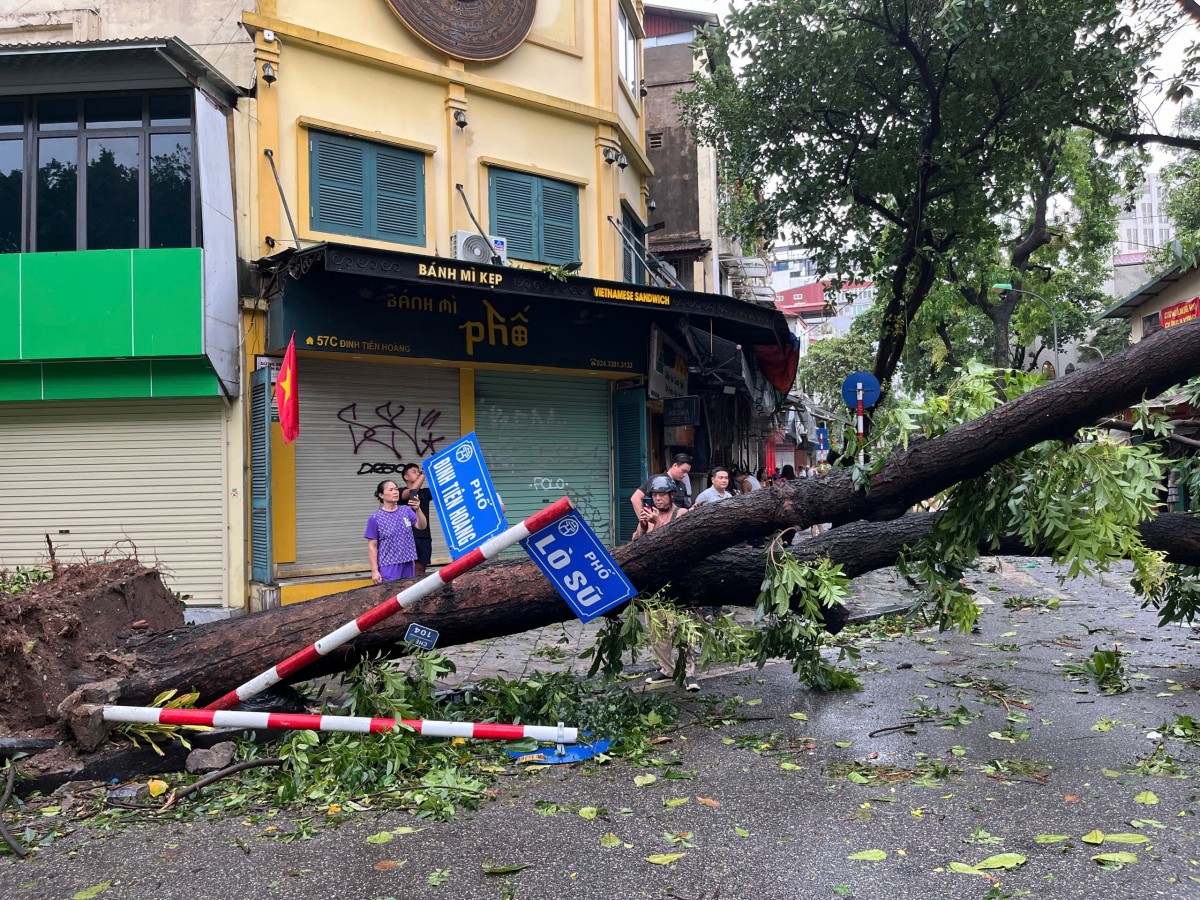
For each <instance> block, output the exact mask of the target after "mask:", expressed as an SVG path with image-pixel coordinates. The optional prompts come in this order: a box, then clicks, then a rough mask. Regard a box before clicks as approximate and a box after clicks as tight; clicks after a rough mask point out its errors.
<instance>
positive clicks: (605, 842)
mask: <svg viewBox="0 0 1200 900" xmlns="http://www.w3.org/2000/svg"><path fill="white" fill-rule="evenodd" d="M600 846H601V847H607V848H612V847H620V846H621V839H620V838H619V837H617V836H616V835H615V834H613V833H612V832H611V831H606V832H604V836H603V837H601V838H600Z"/></svg>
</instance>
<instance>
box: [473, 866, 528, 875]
mask: <svg viewBox="0 0 1200 900" xmlns="http://www.w3.org/2000/svg"><path fill="white" fill-rule="evenodd" d="M531 865H533V863H517V864H516V865H512V866H495V865H484V867H483V874H485V875H511V874H512V873H513V872H520V871H521V870H522V869H528V868H529V867H530V866H531Z"/></svg>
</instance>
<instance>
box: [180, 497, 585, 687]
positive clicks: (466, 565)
mask: <svg viewBox="0 0 1200 900" xmlns="http://www.w3.org/2000/svg"><path fill="white" fill-rule="evenodd" d="M574 508H575V507H574V504H572V503H571V500H570V498H568V497H563V498H562V499H561V500H559V501H557V502H556V503H552V504H551V505H550V506H547V507H546V508H545V509H543V510H542V511H541V512H539V513H535V514H534V515H532V516H530V517H529V518H528V519H526V520H525V521H524V522H521V523H520V524H518V525H513V526H512V527H511V528H509V529H507V530H506V531H503V532H501V533H500V534H498V535H496V536H495V537H492V538H489V539H488V540H486V541H484V543H483V544H482V545H480V546H478V547H476V548H475V549H474V550H472V551H470V552H469V553H467V554H465V555H463V556H460V557H459V558H458V559H456V560H454V562H452V563H450V565H448V566H442V567H441V568H440V569H438V570H437V571H436V572H434V573H433V574H432V575H428V576H426V577H425V578H422V579H421V580H420V581H418V582H417V583H416V584H414V585H412V586H411V587H409V588H406V589H405V590H403V591H401V592H400V593H399V594H397V595H396V596H395V597H392V598H391V599H390V600H385V601H384V602H383V603H380V604H379V605H378V606H376V607H375V608H374V609H369V610H367V611H366V612H365V613H363V614H362V615H361V616H359V617H358V618H356V619H351V620H350V621H349V622H347V623H346V624H345V625H343V626H342V627H341V628H338V629H337V630H335V631H331V632H329V634H327V635H325V636H324V637H323V638H321V639H320V640H318V641H317V642H316V643H315V644H312V645H311V646H309V647H306V648H305V649H303V650H301V651H300V652H299V653H295V654H293V655H291V656H289V657H288V658H287V659H285V660H284V661H283V662H281V663H279V664H278V665H275V666H272V667H271V668H269V669H267V670H266V671H265V672H262V673H260V674H258V675H256V676H254V677H253V678H251V679H250V680H249V681H247V682H246V683H245V684H243V685H241V686H240V687H238V688H236V689H235V690H232V691H230V692H229V693H228V694H226V695H225V696H223V697H220V698H218V699H216V700H214V701H213V702H212V703H210V704H208V706H206V707H204V708H205V709H229V708H230V707H231V706H235V705H237V704H238V703H240V702H241V701H243V700H248V699H250V698H251V697H254V696H256V695H258V694H261V693H262V692H263V691H265V690H266V689H267V688H269V687H272V686H273V685H276V684H278V683H279V682H281V681H282V680H283V679H285V678H287V677H288V676H290V675H294V674H295V673H296V672H299V671H300V670H301V669H303V668H304V667H305V666H307V665H309V664H310V663H313V662H315V661H316V660H318V659H320V658H321V657H322V656H325V655H327V654H329V653H331V652H332V651H334V650H336V649H337V648H338V647H340V646H342V645H343V644H346V643H349V642H350V641H352V640H354V638H356V637H358V636H359V635H360V634H362V633H363V632H364V631H366V630H367V629H368V628H374V627H375V626H376V625H378V624H379V623H380V622H382V621H384V620H385V619H387V618H389V617H391V616H394V615H395V614H396V613H398V612H400V610H402V609H404V608H405V607H407V606H412V605H413V604H414V603H416V602H417V601H418V600H421V599H423V598H425V597H428V596H429V595H430V594H433V593H435V592H437V591H438V590H440V589H441V588H442V586H443V585H445V584H448V583H449V582H451V581H453V580H454V579H455V578H457V577H458V576H459V575H461V574H462V573H463V572H466V571H467V570H468V569H473V568H475V566H477V565H479V564H480V563H481V562H483V561H484V560H485V559H491V558H492V557H493V556H495V555H496V554H497V553H499V552H500V551H502V550H507V549H508V548H509V547H511V546H512V545H513V544H515V543H517V542H518V541H521V540H523V539H524V538H527V537H529V536H530V535H531V534H534V533H536V532H538V531H540V530H541V529H543V528H545V527H546V526H547V525H550V524H551V523H553V522H556V521H558V520H559V519H561V518H562V517H563V516H565V515H566V514H567V513H569V512H570V511H571V510H572V509H574Z"/></svg>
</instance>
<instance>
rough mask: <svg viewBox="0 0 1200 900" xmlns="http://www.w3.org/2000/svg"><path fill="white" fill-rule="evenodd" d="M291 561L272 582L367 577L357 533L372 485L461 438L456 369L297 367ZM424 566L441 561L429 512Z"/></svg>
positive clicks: (371, 503)
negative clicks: (321, 575)
mask: <svg viewBox="0 0 1200 900" xmlns="http://www.w3.org/2000/svg"><path fill="white" fill-rule="evenodd" d="M296 371H297V376H298V380H299V383H300V436H299V437H298V438H296V562H295V565H294V566H281V567H280V574H281V575H284V576H287V575H288V574H289V572H290V571H296V572H300V571H303V572H314V573H316V572H322V571H325V572H337V571H345V570H347V569H349V568H353V569H363V570H369V568H370V566H369V565H368V562H367V542H366V541H365V540H363V529H364V528H365V527H366V524H367V517H368V516H369V515H370V514H371V513H372V512H373V511H374V510H376V509H378V508H379V503H378V502H377V501H376V500H375V497H374V493H375V486H376V485H377V484H379V482H381V481H383V480H385V479H386V480H389V481H395V482H396V483H397V484H403V481H401V478H400V469H401V468H402V467H403V466H404V464H405V463H408V462H418V463H423V461H424V460H425V459H426V458H428V457H429V456H432V455H433V454H434V453H437V452H438V451H439V450H441V449H443V448H444V447H445V446H446V445H447V444H448V443H450V442H451V441H453V440H455V439H456V438H458V437H459V436H460V435H461V431H460V429H459V415H458V411H459V403H458V369H446V368H435V367H429V368H418V367H416V366H396V365H386V364H379V363H358V362H344V361H340V360H324V359H301V360H300V362H299V364H298V365H297V367H296ZM429 512H430V519H432V520H433V521H432V522H431V523H430V528H431V529H432V533H433V559H434V561H435V562H436V561H438V560H442V561H445V562H449V560H450V555H449V553H448V552H447V550H446V544H445V540H444V539H443V537H442V529H441V526H440V525H439V524H438V522H437V515H436V514H435V513H434V512H433V509H432V508H431V509H430V511H429Z"/></svg>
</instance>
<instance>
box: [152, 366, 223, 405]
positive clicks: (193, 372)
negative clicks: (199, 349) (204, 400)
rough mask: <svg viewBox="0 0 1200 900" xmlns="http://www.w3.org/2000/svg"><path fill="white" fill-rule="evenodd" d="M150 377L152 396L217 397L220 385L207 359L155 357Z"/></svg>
mask: <svg viewBox="0 0 1200 900" xmlns="http://www.w3.org/2000/svg"><path fill="white" fill-rule="evenodd" d="M151 365H152V369H151V377H152V378H153V384H152V385H151V389H152V391H153V393H152V395H151V396H154V397H219V396H220V395H221V387H220V384H219V382H218V381H217V375H216V373H215V372H214V371H213V369H212V366H210V365H209V364H208V360H207V359H203V358H201V359H156V360H154V361H153V363H152V364H151Z"/></svg>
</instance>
